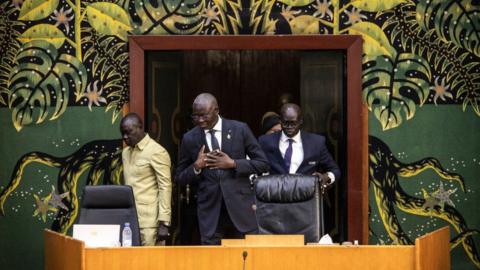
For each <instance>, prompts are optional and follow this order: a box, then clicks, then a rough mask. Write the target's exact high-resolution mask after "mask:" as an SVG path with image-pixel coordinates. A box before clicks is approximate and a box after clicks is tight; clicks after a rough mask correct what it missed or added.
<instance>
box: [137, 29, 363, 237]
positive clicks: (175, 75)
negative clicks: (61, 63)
mask: <svg viewBox="0 0 480 270" xmlns="http://www.w3.org/2000/svg"><path fill="white" fill-rule="evenodd" d="M235 50H239V51H244V50H247V51H248V50H251V51H255V50H259V51H262V52H264V53H269V52H272V51H284V52H286V51H297V52H308V53H310V52H315V51H324V50H327V51H338V52H339V53H340V54H342V55H343V59H344V62H343V65H340V64H338V63H337V64H334V66H335V65H336V66H342V67H344V69H345V70H344V71H343V75H344V76H345V78H344V80H343V85H342V86H340V88H342V89H343V90H344V91H343V92H341V91H340V92H338V93H337V94H340V95H341V97H338V96H337V97H335V95H330V94H322V95H320V96H321V98H322V102H321V103H322V104H323V103H326V104H327V103H328V102H325V99H327V98H329V97H332V96H333V97H335V98H340V100H341V104H342V106H343V109H342V111H341V113H328V114H327V116H328V117H327V118H326V119H327V120H328V119H332V120H333V121H331V123H333V124H331V126H332V129H331V130H336V131H337V132H338V131H341V132H342V134H341V135H340V137H342V136H343V137H342V138H345V140H344V145H342V143H341V142H340V143H338V144H337V150H335V149H334V148H332V149H334V150H333V152H337V154H338V156H339V158H338V160H339V161H340V162H346V163H345V164H343V165H341V166H343V169H344V170H346V174H345V175H343V176H342V179H341V180H342V182H341V184H342V185H343V187H342V186H340V187H339V189H341V190H342V192H340V194H342V193H345V192H346V200H343V199H342V198H340V197H339V198H340V200H342V203H345V204H346V206H347V207H346V209H343V210H342V211H343V213H342V214H341V215H340V216H341V217H345V218H346V222H341V224H340V225H341V226H343V228H344V230H346V231H347V237H346V239H348V240H356V239H358V240H359V242H360V243H361V244H367V241H368V192H367V190H368V159H367V157H368V151H367V149H368V141H367V125H368V124H367V109H366V106H365V105H364V104H363V102H362V98H361V89H362V88H361V84H362V82H361V74H362V65H361V55H362V38H361V36H358V35H308V36H302V35H292V36H283V35H274V36H248V35H235V36H183V35H180V36H129V60H130V76H129V79H130V101H129V103H128V110H129V111H131V112H135V113H137V114H139V115H140V116H141V117H142V118H145V114H146V111H147V110H146V108H147V107H148V106H153V105H149V104H152V102H153V103H158V104H160V105H161V106H157V107H158V110H157V111H153V113H152V115H153V116H155V117H152V118H151V119H150V120H148V121H150V124H151V126H152V130H157V133H158V134H157V135H158V136H159V138H160V141H163V137H164V136H170V137H171V140H169V141H170V145H168V142H165V143H164V142H162V144H165V146H166V147H167V149H169V151H171V149H174V148H176V146H177V145H178V142H179V140H180V136H181V134H183V132H184V130H186V129H188V128H189V125H190V119H189V117H188V115H189V107H190V103H191V102H192V100H191V99H190V100H188V99H189V98H188V97H186V96H185V95H186V94H185V93H184V92H183V91H177V92H173V91H155V92H151V93H152V96H151V97H148V96H147V95H148V93H147V92H146V91H145V89H146V88H147V87H148V85H149V84H152V81H151V82H147V81H146V79H147V77H146V73H147V72H146V69H147V68H149V67H148V65H147V63H146V57H145V56H146V54H148V53H149V52H152V51H163V52H166V51H168V52H170V53H172V52H173V56H171V57H172V58H173V60H172V59H170V60H168V59H167V61H164V63H163V64H160V66H161V67H159V68H158V70H162V69H163V70H164V71H165V72H166V73H167V74H170V76H167V77H164V78H163V79H162V77H160V76H156V75H155V76H152V78H155V79H154V80H153V81H155V83H153V85H157V84H159V82H161V83H160V84H159V85H162V87H163V86H164V84H170V85H171V86H172V87H176V88H175V89H177V88H178V89H180V90H181V89H183V88H184V87H185V85H186V82H185V80H187V81H188V80H189V79H192V80H193V81H194V82H195V80H196V78H197V77H200V78H203V79H205V78H208V76H213V77H215V74H203V76H202V77H201V76H200V75H199V74H195V73H194V74H191V77H193V78H184V77H183V76H184V75H183V74H184V71H185V70H186V68H191V69H194V70H196V69H195V68H194V67H185V63H186V61H184V60H183V59H184V55H185V54H188V52H189V51H192V52H193V51H226V52H228V51H235ZM253 55H255V54H253ZM257 56H259V54H257ZM257 56H255V57H257ZM200 57H203V56H200ZM309 58H310V57H309ZM313 58H315V57H313ZM175 59H176V60H175ZM179 59H181V61H179ZM299 59H300V61H301V59H302V58H301V56H300V58H299ZM325 60H326V59H324V60H322V58H320V62H322V61H325ZM162 61H163V60H162V57H160V62H162ZM303 63H307V65H300V67H301V68H300V75H298V76H299V78H300V88H299V89H300V90H296V88H295V89H294V90H292V89H289V90H288V91H290V93H292V94H291V96H292V100H293V101H294V102H299V103H300V104H301V105H302V106H303V107H309V106H310V107H311V108H314V109H315V110H317V111H314V112H313V114H311V115H310V116H309V117H312V119H316V120H315V121H313V122H312V123H316V122H317V121H318V119H321V118H322V117H320V118H319V114H318V113H320V112H322V111H327V112H328V111H332V108H337V109H338V108H339V107H338V105H339V104H340V103H339V102H337V103H336V104H337V107H335V106H334V107H332V106H329V107H325V108H321V107H320V106H318V105H319V101H318V100H315V99H311V98H308V99H306V100H302V96H303V97H306V96H307V95H308V94H309V93H312V91H309V90H308V89H311V86H308V84H303V86H302V83H301V82H302V75H301V74H302V72H303V71H302V69H303V70H305V69H306V70H313V71H314V72H318V70H322V69H323V70H325V68H328V67H327V66H328V64H327V65H324V67H322V65H321V64H319V63H318V61H316V62H315V61H314V62H311V63H308V61H303ZM192 65H193V66H195V65H194V64H192ZM284 66H286V64H285V63H284V62H281V63H279V64H278V65H273V66H272V65H270V67H269V68H270V69H272V70H276V69H278V70H281V69H282V68H283V67H284ZM228 67H230V63H229V66H228ZM237 70H239V69H237ZM249 71H251V70H249ZM157 72H159V73H162V72H161V71H157ZM257 72H258V70H257ZM247 73H248V71H244V72H243V73H241V74H247ZM155 74H156V73H155ZM241 74H240V75H241ZM278 74H281V72H279V73H277V75H275V76H277V77H278V76H281V75H278ZM289 74H290V75H291V74H292V72H289ZM304 74H308V72H307V73H304ZM340 74H341V73H340ZM237 75H238V74H237ZM255 75H257V74H255ZM290 75H289V76H290ZM325 76H327V77H328V76H330V75H329V73H328V72H326V74H325ZM332 76H333V75H332ZM339 76H341V75H339ZM259 77H260V76H259ZM314 77H315V76H314ZM282 79H285V78H283V77H282V78H277V80H282ZM222 80H223V78H222ZM222 80H220V81H222ZM288 80H292V78H288ZM204 81H206V82H208V80H204ZM224 81H225V82H227V83H229V82H230V81H229V80H224ZM211 82H212V81H210V83H211ZM267 82H268V80H267V81H264V80H262V81H261V82H258V83H260V84H261V83H267ZM311 82H312V84H311V85H313V86H315V85H318V82H314V81H311ZM195 83H196V84H193V83H192V85H196V86H199V85H200V84H199V83H201V82H200V81H196V82H195ZM246 83H247V81H245V80H244V84H240V85H245V84H246ZM230 84H231V83H230ZM320 85H322V86H324V88H326V89H327V88H330V87H331V85H330V86H328V85H324V84H320ZM208 86H209V84H208V83H207V84H205V87H208ZM235 86H236V85H235ZM282 86H283V85H282ZM304 86H308V87H307V88H305V87H304ZM337 86H338V85H337ZM295 87H298V85H295ZM324 88H322V89H324ZM232 89H240V88H236V87H233V88H231V89H230V87H226V89H223V90H222V91H220V92H218V93H216V92H215V91H216V90H215V89H200V88H195V89H194V90H195V91H198V92H197V93H199V92H203V91H206V90H208V91H211V92H212V93H214V94H216V95H217V97H218V98H219V101H220V103H221V106H222V108H221V111H222V114H223V115H224V116H225V117H231V118H236V119H240V120H243V121H245V122H247V123H248V124H249V125H250V126H251V127H252V129H253V130H254V131H256V130H257V129H258V121H259V119H257V117H258V116H255V114H257V113H256V109H257V108H258V107H253V105H252V106H247V105H245V103H244V102H246V100H245V99H244V96H247V97H249V98H250V99H249V100H247V101H250V102H252V103H254V102H256V101H259V103H260V104H261V105H260V106H265V107H264V108H265V110H264V111H266V110H269V109H267V107H266V106H269V105H266V104H269V102H272V103H271V104H275V102H273V100H275V99H276V98H277V97H273V96H268V97H267V98H266V99H265V100H262V99H260V98H257V96H251V95H248V94H246V95H242V99H239V98H237V97H239V95H238V92H235V91H239V90H232ZM254 89H258V88H254ZM268 89H272V88H268ZM273 89H274V88H273ZM245 91H252V89H250V88H249V89H247V90H245ZM259 91H261V92H260V93H259V92H255V91H254V90H253V94H255V95H262V93H263V89H261V90H259ZM296 91H298V94H295V92H296ZM197 93H194V92H193V90H192V91H191V92H189V95H190V97H191V98H193V96H195V95H196V94H197ZM222 93H223V94H222ZM274 94H275V95H276V93H274ZM153 95H155V97H153ZM172 95H177V96H176V97H172ZM222 95H223V96H222ZM225 97H226V99H224V98H225ZM154 99H157V100H158V102H157V101H154ZM305 101H312V102H311V103H310V104H305ZM185 104H188V108H185ZM239 104H242V105H241V106H238V105H239ZM331 104H335V102H333V103H331ZM244 107H246V108H247V109H250V110H252V111H253V112H252V113H250V112H248V114H246V115H245V117H244V116H242V112H241V111H242V110H238V108H244ZM152 108H153V107H152ZM232 108H237V110H231V111H230V112H229V110H230V109H232ZM252 108H254V109H252ZM337 109H334V110H333V111H335V110H337ZM248 115H250V116H249V117H251V120H249V119H247V116H248ZM154 118H156V119H154ZM323 118H325V117H323ZM154 125H156V127H157V128H156V129H155V128H153V127H154ZM329 125H330V124H328V126H329ZM165 126H169V127H170V128H169V129H166V128H164V127H165ZM316 127H318V126H317V125H313V126H312V130H313V131H315V129H313V128H316ZM318 132H322V131H318ZM332 134H336V132H332ZM338 134H340V133H338ZM157 135H155V136H157ZM327 135H329V134H327ZM333 144H334V143H333ZM333 147H335V144H334V145H333ZM342 147H343V149H345V150H342ZM176 153H177V151H173V152H172V159H173V160H174V161H176V156H175V155H176ZM341 155H344V156H345V158H344V159H342V157H341ZM342 160H344V161H342ZM177 192H178V191H177ZM186 193H187V194H188V193H192V191H191V190H187V191H186ZM182 196H185V195H182V194H178V196H177V197H178V198H182ZM183 200H185V201H189V202H191V199H190V198H189V197H188V196H186V197H183ZM175 203H176V205H174V208H179V207H181V206H180V205H179V204H178V201H177V202H175ZM345 227H346V229H345ZM176 237H177V238H176V239H178V235H177V236H176Z"/></svg>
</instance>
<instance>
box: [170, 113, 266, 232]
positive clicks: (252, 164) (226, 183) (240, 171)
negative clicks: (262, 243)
mask: <svg viewBox="0 0 480 270" xmlns="http://www.w3.org/2000/svg"><path fill="white" fill-rule="evenodd" d="M222 121H223V122H222V147H221V150H222V151H223V152H225V153H226V154H227V155H228V156H230V158H232V159H234V160H235V163H236V168H235V169H229V170H210V169H206V168H205V169H203V170H202V172H201V173H200V174H199V175H196V174H195V172H194V170H193V163H194V162H195V161H196V159H197V156H198V152H199V151H200V148H201V147H202V145H205V151H206V152H208V149H207V148H208V146H207V141H206V139H205V132H204V130H203V129H201V128H199V127H195V128H193V129H192V130H190V131H189V132H187V133H185V135H184V136H183V139H182V143H181V147H180V158H179V164H178V167H177V170H176V174H175V181H176V182H177V183H180V184H188V183H192V182H197V183H198V194H197V207H198V211H197V214H198V219H199V220H198V221H199V227H200V234H201V235H202V237H211V236H213V234H214V233H215V229H216V227H217V223H218V219H219V216H220V209H221V203H222V199H223V200H224V201H225V206H226V208H227V211H228V213H229V215H230V218H231V219H232V222H233V223H234V225H235V226H236V228H237V229H238V230H239V231H240V232H243V233H247V232H254V231H256V230H257V222H256V219H255V211H254V210H253V209H252V205H253V204H254V192H253V190H252V188H251V186H250V180H249V176H250V175H251V174H262V173H264V172H267V171H268V168H269V167H268V160H267V158H266V157H265V154H264V153H263V151H262V149H261V147H260V145H259V144H258V142H257V140H256V139H255V137H254V136H253V134H252V132H251V131H250V128H249V127H248V126H247V125H246V124H245V123H242V122H238V121H234V120H228V119H225V118H222ZM247 155H248V156H249V158H250V159H249V160H247V159H246V156H247Z"/></svg>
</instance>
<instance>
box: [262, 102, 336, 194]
mask: <svg viewBox="0 0 480 270" xmlns="http://www.w3.org/2000/svg"><path fill="white" fill-rule="evenodd" d="M280 117H281V125H282V131H279V132H275V133H273V134H269V135H263V136H261V137H260V138H259V143H260V146H261V147H262V149H263V151H264V152H265V154H266V155H267V158H268V160H269V162H270V174H303V175H312V174H313V175H317V176H318V177H319V181H320V187H321V189H322V191H325V190H326V189H328V188H329V187H330V186H331V184H333V183H334V182H335V181H336V180H337V179H339V178H340V169H339V167H338V165H337V163H336V162H335V160H334V159H333V157H332V155H331V154H330V153H329V152H328V149H327V146H326V144H325V137H323V136H321V135H317V134H313V133H309V132H306V131H303V130H300V129H301V126H302V124H303V118H302V113H301V110H300V107H299V106H298V105H296V104H293V103H287V104H284V105H283V106H282V108H281V113H280Z"/></svg>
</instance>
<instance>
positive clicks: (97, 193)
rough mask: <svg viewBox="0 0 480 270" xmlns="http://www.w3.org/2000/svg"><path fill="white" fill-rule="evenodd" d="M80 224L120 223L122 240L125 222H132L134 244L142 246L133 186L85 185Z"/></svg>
mask: <svg viewBox="0 0 480 270" xmlns="http://www.w3.org/2000/svg"><path fill="white" fill-rule="evenodd" d="M82 197H83V198H82V206H81V208H80V217H79V219H78V224H119V225H120V240H121V232H122V230H123V227H124V226H125V222H130V228H131V229H132V245H133V246H140V245H141V242H140V227H139V225H138V217H137V209H136V207H135V198H134V196H133V190H132V187H131V186H122V185H98V186H85V189H84V190H83V196H82Z"/></svg>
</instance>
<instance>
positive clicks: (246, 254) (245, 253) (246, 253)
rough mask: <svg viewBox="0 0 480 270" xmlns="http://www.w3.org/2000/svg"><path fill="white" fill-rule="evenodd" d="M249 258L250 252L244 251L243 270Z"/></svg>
mask: <svg viewBox="0 0 480 270" xmlns="http://www.w3.org/2000/svg"><path fill="white" fill-rule="evenodd" d="M247 256H248V252H247V251H246V250H244V251H243V252H242V257H243V268H242V269H243V270H245V265H246V264H247Z"/></svg>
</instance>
